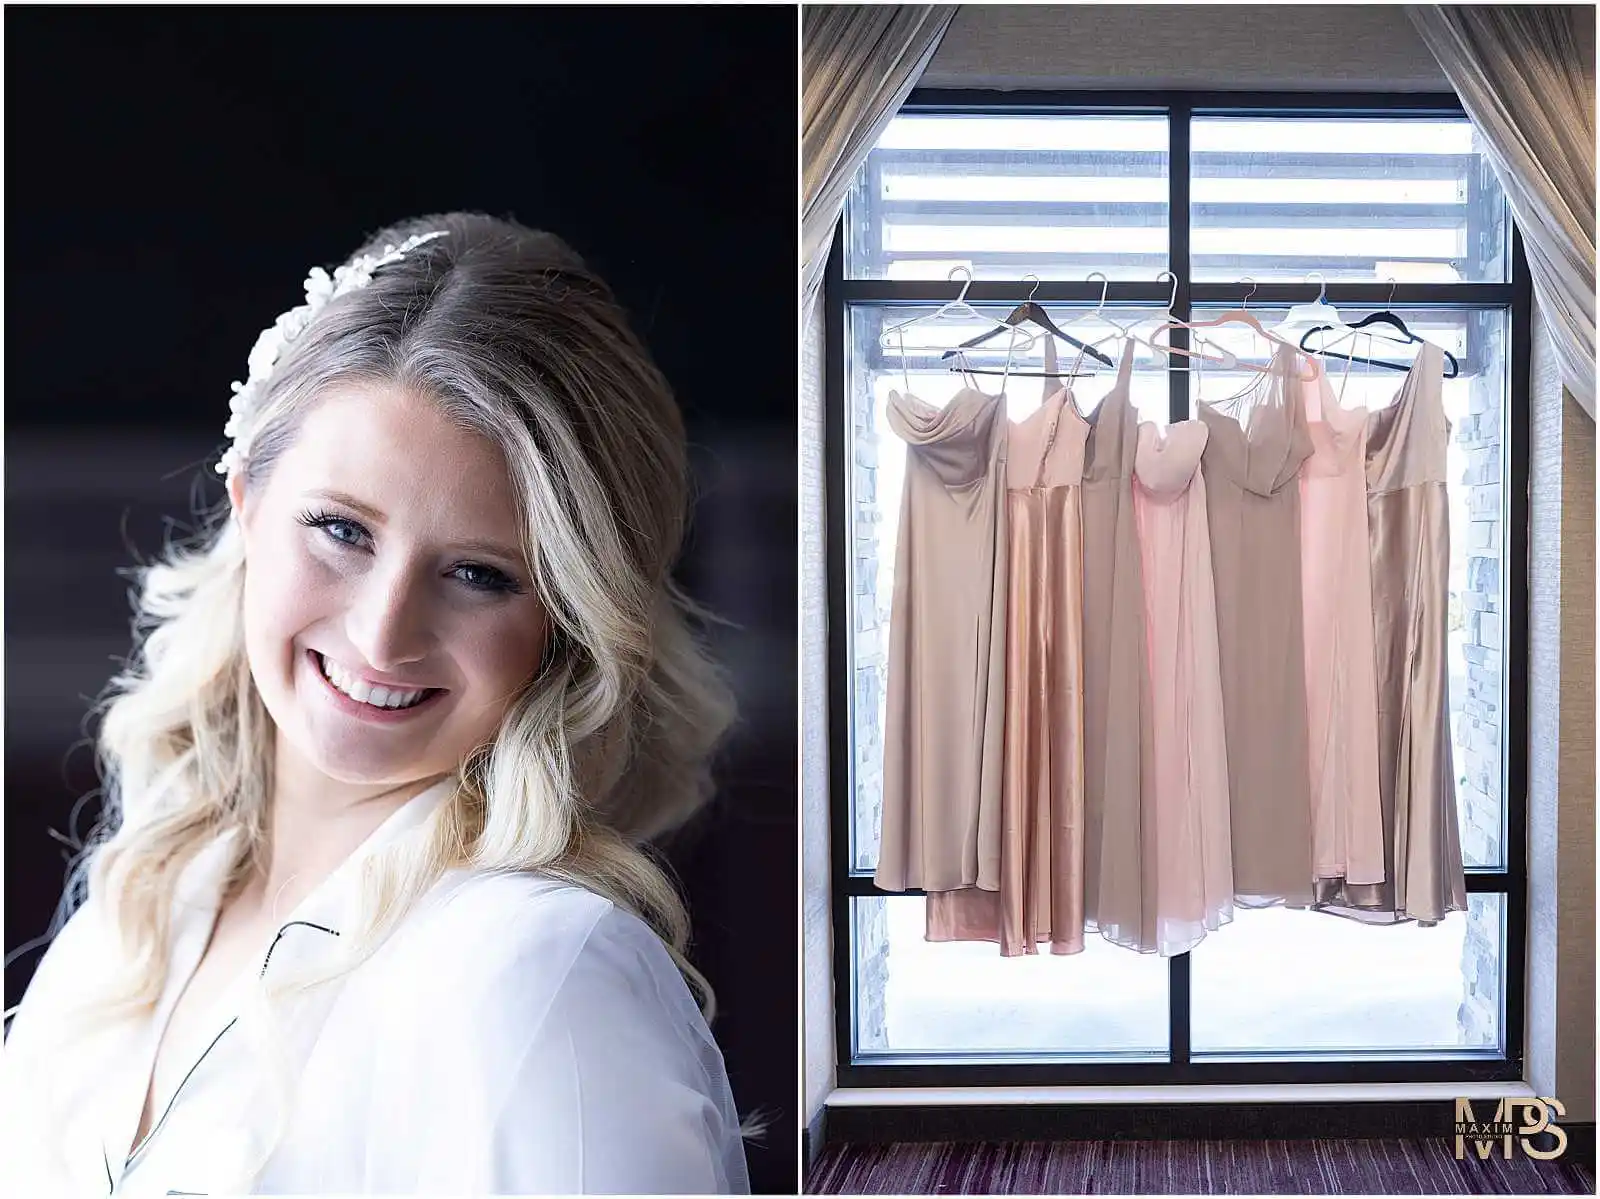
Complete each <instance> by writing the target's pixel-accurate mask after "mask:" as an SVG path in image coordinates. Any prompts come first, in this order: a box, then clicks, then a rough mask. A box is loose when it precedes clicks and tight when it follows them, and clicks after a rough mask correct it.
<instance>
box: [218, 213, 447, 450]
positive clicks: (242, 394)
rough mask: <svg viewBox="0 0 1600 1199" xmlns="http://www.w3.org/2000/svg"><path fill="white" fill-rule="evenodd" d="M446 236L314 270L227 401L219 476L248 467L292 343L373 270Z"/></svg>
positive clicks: (428, 236) (259, 342)
mask: <svg viewBox="0 0 1600 1199" xmlns="http://www.w3.org/2000/svg"><path fill="white" fill-rule="evenodd" d="M445 233H446V230H443V229H440V230H437V231H436V232H433V233H419V234H417V235H416V236H415V237H408V238H406V239H405V241H403V242H401V243H400V244H399V245H398V246H384V248H383V252H382V253H381V254H363V255H362V256H361V257H359V258H355V259H352V260H351V261H350V262H348V263H346V264H345V265H344V266H341V267H335V268H334V272H333V274H332V275H329V274H328V272H327V271H325V270H323V269H322V268H321V267H320V266H314V267H312V268H311V274H309V275H308V276H306V285H305V286H306V302H305V303H304V304H302V305H300V307H298V308H291V309H290V310H289V311H288V312H285V313H284V314H283V315H282V316H280V317H279V318H278V319H277V320H276V321H274V322H273V323H272V325H271V326H270V327H269V328H267V329H264V330H262V332H261V336H260V337H258V338H256V344H255V348H254V349H252V350H251V351H250V362H249V367H250V377H249V378H247V379H246V380H245V381H244V382H243V383H235V384H233V398H232V399H231V400H229V401H228V411H229V412H230V414H231V415H230V416H229V417H228V423H227V424H226V425H224V426H223V427H222V435H223V436H224V437H226V438H227V439H228V441H229V445H228V449H227V451H226V452H225V453H224V454H223V455H222V458H221V460H220V461H219V462H218V463H217V473H218V474H219V475H222V476H223V477H224V478H230V477H231V476H232V475H233V472H234V471H236V470H238V469H239V468H240V467H241V466H243V465H244V460H245V457H246V455H247V454H248V453H249V434H250V432H251V430H250V428H249V425H250V424H251V423H252V421H251V418H252V416H253V415H254V413H255V403H256V397H257V395H258V394H259V392H260V390H261V388H262V386H263V385H264V384H265V383H266V381H267V379H268V378H269V377H270V376H271V374H272V371H273V368H274V367H276V366H277V365H278V360H279V359H280V358H282V357H283V352H284V350H285V349H287V348H288V346H289V343H290V342H292V341H293V340H294V339H295V338H296V337H299V336H300V334H301V333H303V332H305V329H306V326H307V325H309V324H310V323H311V322H312V321H313V320H314V319H315V318H316V315H317V313H319V312H321V311H322V310H323V309H324V308H325V307H327V305H328V304H329V303H330V302H332V301H333V300H336V299H338V298H339V297H340V296H342V295H344V294H345V293H346V292H351V291H357V290H359V289H360V288H363V287H365V286H366V285H367V284H369V283H371V282H372V272H373V271H375V270H377V269H378V268H379V267H382V266H388V265H389V264H390V263H392V262H399V261H400V259H402V258H404V257H405V256H406V255H407V254H409V253H411V251H412V250H415V249H416V248H417V247H418V246H420V245H422V244H423V243H424V242H430V241H432V240H433V239H434V238H436V237H443V236H444V235H445Z"/></svg>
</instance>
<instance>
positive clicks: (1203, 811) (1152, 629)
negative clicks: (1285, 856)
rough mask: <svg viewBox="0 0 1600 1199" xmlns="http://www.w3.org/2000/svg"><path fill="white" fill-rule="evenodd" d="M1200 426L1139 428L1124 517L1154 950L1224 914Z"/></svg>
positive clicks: (1222, 752)
mask: <svg viewBox="0 0 1600 1199" xmlns="http://www.w3.org/2000/svg"><path fill="white" fill-rule="evenodd" d="M1206 438H1207V430H1206V425H1205V423H1204V422H1203V421H1198V420H1189V421H1182V422H1180V423H1178V424H1175V425H1173V426H1171V427H1170V428H1169V429H1168V430H1167V431H1166V433H1165V435H1164V436H1163V434H1162V431H1161V430H1160V429H1159V428H1158V427H1157V426H1156V425H1154V424H1151V423H1149V422H1145V423H1143V424H1141V425H1140V426H1139V447H1138V453H1137V456H1136V458H1135V466H1134V470H1135V475H1134V488H1133V502H1134V512H1135V514H1136V516H1137V518H1138V529H1139V552H1140V558H1141V561H1142V564H1143V569H1144V611H1145V637H1146V641H1147V643H1148V646H1149V671H1150V692H1151V707H1152V715H1153V717H1154V730H1153V732H1154V741H1155V810H1156V816H1155V840H1156V858H1155V860H1156V878H1155V909H1156V917H1155V920H1156V952H1157V953H1159V954H1161V955H1162V956H1164V957H1170V956H1173V955H1175V954H1180V953H1185V952H1187V951H1188V950H1190V949H1193V948H1194V947H1195V946H1196V945H1197V944H1199V943H1200V941H1201V940H1202V939H1203V938H1204V937H1205V935H1206V932H1207V930H1216V929H1218V928H1220V927H1221V926H1222V925H1224V924H1226V923H1227V922H1228V921H1230V920H1232V919H1233V851H1232V838H1231V832H1230V825H1229V803H1228V747H1227V736H1226V732H1225V730H1224V727H1223V714H1222V676H1221V665H1220V663H1219V661H1218V654H1217V600H1216V587H1215V584H1214V582H1213V580H1212V576H1211V535H1210V532H1209V530H1208V526H1207V521H1206V484H1205V477H1204V475H1203V474H1202V473H1201V470H1200V459H1201V455H1202V454H1203V453H1204V452H1205V448H1206Z"/></svg>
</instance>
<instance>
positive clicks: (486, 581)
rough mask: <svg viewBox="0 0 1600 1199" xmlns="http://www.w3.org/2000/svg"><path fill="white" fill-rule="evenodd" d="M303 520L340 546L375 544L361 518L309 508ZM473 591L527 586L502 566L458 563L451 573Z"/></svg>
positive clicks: (516, 589) (507, 591)
mask: <svg viewBox="0 0 1600 1199" xmlns="http://www.w3.org/2000/svg"><path fill="white" fill-rule="evenodd" d="M299 522H300V523H301V524H302V525H304V526H305V527H306V528H308V529H318V530H321V532H322V533H323V535H324V536H325V537H326V538H327V539H328V540H329V541H330V542H332V543H333V545H334V546H335V547H336V548H339V549H361V548H364V547H370V546H371V545H372V534H371V533H369V532H368V531H367V529H366V527H365V526H364V525H362V523H361V522H360V521H357V520H351V519H350V518H349V517H347V516H338V515H335V514H334V513H332V512H325V511H319V510H308V511H305V512H302V513H301V514H300V516H299ZM447 573H448V574H449V576H450V577H451V578H453V579H456V580H457V581H459V582H460V583H461V584H462V585H463V586H464V587H466V588H468V589H469V590H471V591H482V592H488V593H490V594H506V595H521V594H522V592H523V591H524V590H525V588H524V587H523V585H522V584H521V583H519V582H518V581H517V580H516V579H514V578H512V577H511V576H510V575H508V574H506V572H505V571H503V570H500V569H499V568H498V567H494V566H489V565H487V564H485V563H482V562H458V563H456V564H455V565H453V566H451V567H450V569H449V571H448V572H447Z"/></svg>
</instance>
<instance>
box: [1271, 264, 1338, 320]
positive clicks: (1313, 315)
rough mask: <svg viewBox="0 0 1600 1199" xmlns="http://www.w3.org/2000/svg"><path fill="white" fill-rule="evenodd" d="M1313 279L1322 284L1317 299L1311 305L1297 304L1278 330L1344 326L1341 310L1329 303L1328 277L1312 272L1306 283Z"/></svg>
mask: <svg viewBox="0 0 1600 1199" xmlns="http://www.w3.org/2000/svg"><path fill="white" fill-rule="evenodd" d="M1313 277H1315V278H1316V279H1318V280H1320V281H1321V283H1322V289H1321V290H1320V291H1319V292H1317V298H1316V299H1315V300H1312V301H1311V302H1310V303H1309V304H1296V305H1295V306H1294V307H1293V308H1291V309H1289V312H1288V315H1287V316H1285V317H1284V318H1283V320H1282V321H1280V322H1279V323H1278V325H1277V328H1279V329H1288V328H1293V327H1297V326H1300V325H1343V324H1344V318H1343V317H1341V316H1340V315H1339V310H1338V309H1337V308H1335V307H1334V306H1333V305H1332V304H1330V303H1328V280H1327V277H1326V276H1325V275H1323V273H1322V272H1321V271H1312V272H1311V273H1310V274H1308V275H1307V276H1306V282H1307V283H1310V282H1311V280H1312V278H1313ZM1252 290H1253V289H1252Z"/></svg>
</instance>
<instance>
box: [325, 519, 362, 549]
mask: <svg viewBox="0 0 1600 1199" xmlns="http://www.w3.org/2000/svg"><path fill="white" fill-rule="evenodd" d="M322 527H323V528H324V529H325V530H327V533H328V536H329V537H332V538H333V539H334V540H335V541H343V542H345V543H346V544H348V545H360V544H361V530H360V529H358V528H356V526H354V525H352V524H351V523H350V522H349V521H347V520H330V521H329V522H328V523H327V524H325V525H323V526H322Z"/></svg>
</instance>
